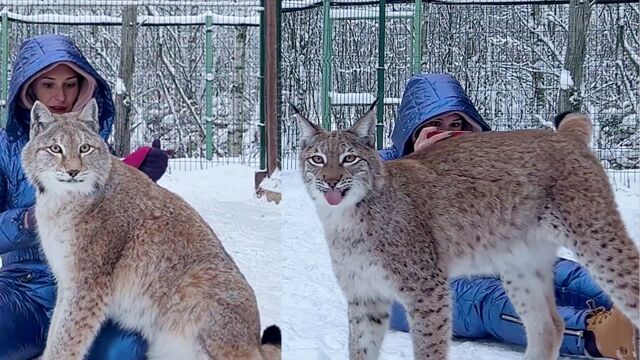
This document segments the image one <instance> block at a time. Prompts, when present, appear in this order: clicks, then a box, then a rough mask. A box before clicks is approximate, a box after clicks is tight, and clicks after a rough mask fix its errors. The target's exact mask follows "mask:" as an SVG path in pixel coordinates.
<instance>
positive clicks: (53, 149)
mask: <svg viewBox="0 0 640 360" xmlns="http://www.w3.org/2000/svg"><path fill="white" fill-rule="evenodd" d="M49 151H50V152H51V153H53V154H62V148H61V147H60V145H58V144H53V145H51V146H49Z"/></svg>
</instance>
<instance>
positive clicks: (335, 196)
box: [324, 190, 342, 205]
mask: <svg viewBox="0 0 640 360" xmlns="http://www.w3.org/2000/svg"><path fill="white" fill-rule="evenodd" d="M324 197H325V199H327V202H328V203H329V205H338V204H339V203H340V201H342V191H340V190H329V191H327V192H326V193H324Z"/></svg>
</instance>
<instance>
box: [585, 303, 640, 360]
mask: <svg viewBox="0 0 640 360" xmlns="http://www.w3.org/2000/svg"><path fill="white" fill-rule="evenodd" d="M587 331H590V332H591V333H592V334H593V337H592V338H593V341H594V342H595V347H596V348H597V349H598V352H599V353H600V354H599V355H601V356H602V357H605V358H610V359H617V360H638V355H637V353H636V329H635V328H634V326H633V324H632V323H631V321H629V319H627V318H626V317H625V316H624V315H623V314H622V312H620V310H618V308H616V307H613V308H612V309H611V310H605V309H596V310H594V313H593V315H591V316H590V317H589V318H587ZM588 338H591V337H590V336H589V337H587V339H588Z"/></svg>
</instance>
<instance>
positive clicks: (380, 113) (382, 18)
mask: <svg viewBox="0 0 640 360" xmlns="http://www.w3.org/2000/svg"><path fill="white" fill-rule="evenodd" d="M386 5H387V4H386V1H385V0H380V14H379V20H378V24H379V26H378V94H377V98H378V104H377V109H376V110H377V112H376V115H377V118H378V122H377V124H376V147H377V148H378V149H382V143H383V141H384V138H383V136H384V48H385V35H386V31H385V25H386V21H387V18H386V12H385V10H386Z"/></svg>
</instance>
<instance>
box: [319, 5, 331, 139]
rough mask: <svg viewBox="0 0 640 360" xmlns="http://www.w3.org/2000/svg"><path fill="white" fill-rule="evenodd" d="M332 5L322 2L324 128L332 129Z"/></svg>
mask: <svg viewBox="0 0 640 360" xmlns="http://www.w3.org/2000/svg"><path fill="white" fill-rule="evenodd" d="M330 5H331V3H330V0H323V1H322V16H323V21H322V29H323V32H322V127H323V128H325V129H327V130H330V129H331V99H330V98H329V92H330V91H331V58H332V50H333V49H332V47H331V14H330V9H331V6H330Z"/></svg>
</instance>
